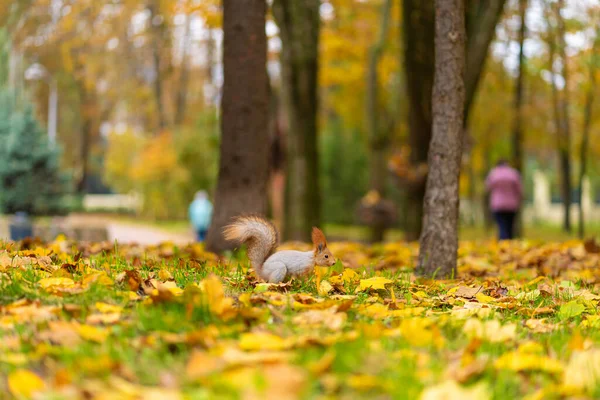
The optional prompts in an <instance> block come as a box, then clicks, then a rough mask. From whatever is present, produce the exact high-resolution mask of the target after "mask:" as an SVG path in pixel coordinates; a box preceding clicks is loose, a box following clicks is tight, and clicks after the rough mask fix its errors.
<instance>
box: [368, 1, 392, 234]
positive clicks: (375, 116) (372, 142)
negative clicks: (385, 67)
mask: <svg viewBox="0 0 600 400" xmlns="http://www.w3.org/2000/svg"><path fill="white" fill-rule="evenodd" d="M391 9H392V0H385V2H384V4H383V5H382V8H381V30H380V31H379V37H378V38H377V41H376V42H375V43H374V44H373V46H372V48H371V52H370V54H369V67H368V71H367V99H366V103H367V131H368V133H369V150H370V157H369V173H370V182H369V186H370V189H371V190H373V191H376V192H378V193H379V195H380V197H381V198H382V199H383V198H384V197H385V195H386V182H387V179H386V178H387V174H388V170H387V158H388V147H389V143H390V133H391V132H390V129H389V128H390V127H389V124H382V121H381V118H380V114H381V112H382V110H381V107H380V104H379V82H378V79H377V66H378V65H379V60H380V59H381V54H382V52H383V47H384V45H385V40H386V37H387V32H388V27H389V22H390V14H391ZM384 122H385V121H384ZM380 219H381V218H375V220H374V221H373V222H372V226H371V242H374V243H376V242H382V241H383V238H384V236H385V227H386V224H387V222H388V221H381V220H380Z"/></svg>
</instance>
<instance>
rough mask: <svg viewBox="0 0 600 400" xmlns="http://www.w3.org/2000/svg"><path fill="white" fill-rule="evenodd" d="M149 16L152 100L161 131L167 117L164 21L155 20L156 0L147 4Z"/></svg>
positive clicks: (156, 13)
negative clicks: (164, 94) (164, 96)
mask: <svg viewBox="0 0 600 400" xmlns="http://www.w3.org/2000/svg"><path fill="white" fill-rule="evenodd" d="M147 10H148V11H149V14H150V17H149V20H148V24H149V29H150V35H151V46H152V66H153V68H154V74H155V75H154V82H153V88H152V89H153V91H154V101H155V103H156V116H157V118H158V131H157V133H160V132H162V131H163V130H164V129H165V128H166V126H167V117H166V115H165V108H164V107H165V105H164V99H163V90H162V82H163V79H164V77H163V67H162V65H163V63H162V62H161V60H162V57H163V56H164V55H163V54H162V51H161V49H162V47H163V46H162V41H163V32H162V31H163V28H162V26H163V24H164V23H165V21H162V22H160V23H158V22H156V19H155V18H156V17H160V10H159V4H158V1H157V0H150V4H148V6H147Z"/></svg>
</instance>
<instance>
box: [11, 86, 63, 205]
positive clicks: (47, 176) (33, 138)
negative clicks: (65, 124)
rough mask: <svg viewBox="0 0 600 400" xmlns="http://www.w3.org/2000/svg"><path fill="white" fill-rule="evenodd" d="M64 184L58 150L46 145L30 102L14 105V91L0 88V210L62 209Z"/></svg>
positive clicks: (44, 136)
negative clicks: (28, 104)
mask: <svg viewBox="0 0 600 400" xmlns="http://www.w3.org/2000/svg"><path fill="white" fill-rule="evenodd" d="M66 188H67V181H66V179H65V178H64V177H63V176H61V173H60V168H59V151H58V149H57V148H55V147H52V146H51V145H50V143H49V141H48V139H47V136H46V134H45V133H44V131H43V130H42V128H41V126H40V124H39V122H38V121H37V120H36V119H35V117H34V115H33V111H32V108H31V106H26V107H25V108H24V109H23V110H21V109H18V108H17V107H16V106H15V98H14V95H13V94H12V93H11V92H10V91H9V90H7V89H0V211H2V212H4V213H14V212H17V211H25V212H27V213H29V214H32V215H39V214H56V213H62V212H64V211H65V202H64V195H65V192H66Z"/></svg>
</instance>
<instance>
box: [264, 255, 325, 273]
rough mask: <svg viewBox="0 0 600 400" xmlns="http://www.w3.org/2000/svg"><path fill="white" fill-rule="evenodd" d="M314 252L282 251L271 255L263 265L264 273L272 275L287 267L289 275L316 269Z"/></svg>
mask: <svg viewBox="0 0 600 400" xmlns="http://www.w3.org/2000/svg"><path fill="white" fill-rule="evenodd" d="M314 264H315V259H314V252H312V251H297V250H282V251H278V252H277V253H275V254H273V255H271V256H270V257H269V258H267V260H266V261H265V262H264V264H263V272H265V273H266V274H270V273H271V272H273V271H274V270H275V269H280V268H283V267H285V269H286V270H287V271H286V276H287V275H299V274H303V273H305V272H307V271H309V270H310V269H312V268H313V267H314Z"/></svg>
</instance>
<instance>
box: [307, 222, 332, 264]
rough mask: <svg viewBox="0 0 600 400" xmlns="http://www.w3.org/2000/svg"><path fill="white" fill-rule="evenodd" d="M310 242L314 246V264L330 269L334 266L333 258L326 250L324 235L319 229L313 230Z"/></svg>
mask: <svg viewBox="0 0 600 400" xmlns="http://www.w3.org/2000/svg"><path fill="white" fill-rule="evenodd" d="M312 242H313V244H314V246H315V264H317V265H321V266H324V267H331V266H332V265H333V264H335V261H336V260H335V257H334V256H333V254H331V251H329V249H328V248H327V240H325V235H324V234H323V231H321V230H320V229H319V228H316V227H314V228H313V230H312Z"/></svg>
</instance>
